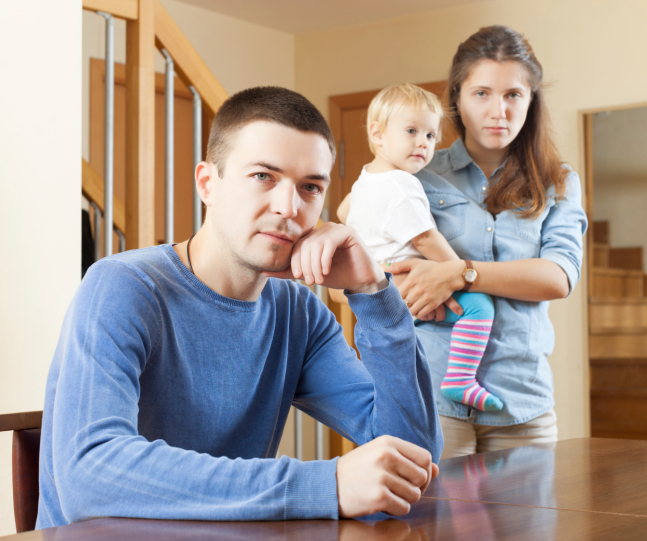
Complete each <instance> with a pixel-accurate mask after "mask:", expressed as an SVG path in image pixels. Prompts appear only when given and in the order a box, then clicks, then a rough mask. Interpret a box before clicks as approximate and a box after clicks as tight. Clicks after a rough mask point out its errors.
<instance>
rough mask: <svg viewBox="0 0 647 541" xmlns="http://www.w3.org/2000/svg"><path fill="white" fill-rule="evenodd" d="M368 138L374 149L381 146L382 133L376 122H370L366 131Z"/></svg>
mask: <svg viewBox="0 0 647 541" xmlns="http://www.w3.org/2000/svg"><path fill="white" fill-rule="evenodd" d="M368 138H369V140H370V141H371V143H373V146H374V147H381V146H382V131H381V130H380V124H379V122H377V121H373V122H371V125H370V126H369V129H368Z"/></svg>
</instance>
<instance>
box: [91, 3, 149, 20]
mask: <svg viewBox="0 0 647 541" xmlns="http://www.w3.org/2000/svg"><path fill="white" fill-rule="evenodd" d="M138 1H139V0H83V9H88V10H91V11H105V12H106V13H110V14H111V15H114V16H115V17H119V18H120V19H130V20H137V2H138Z"/></svg>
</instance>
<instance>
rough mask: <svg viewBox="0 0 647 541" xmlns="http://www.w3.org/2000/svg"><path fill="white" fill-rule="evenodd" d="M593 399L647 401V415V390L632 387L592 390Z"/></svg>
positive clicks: (646, 411)
mask: <svg viewBox="0 0 647 541" xmlns="http://www.w3.org/2000/svg"><path fill="white" fill-rule="evenodd" d="M591 398H619V399H625V398H639V399H641V400H645V406H646V408H645V415H647V389H634V388H632V387H618V388H615V389H591Z"/></svg>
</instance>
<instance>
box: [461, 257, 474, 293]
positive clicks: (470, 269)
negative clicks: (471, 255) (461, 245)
mask: <svg viewBox="0 0 647 541" xmlns="http://www.w3.org/2000/svg"><path fill="white" fill-rule="evenodd" d="M477 278H478V273H477V272H476V269H474V266H473V265H472V262H471V261H470V260H469V259H466V260H465V270H464V271H463V280H465V287H463V289H461V291H469V288H470V287H472V284H473V283H474V282H476V279H477Z"/></svg>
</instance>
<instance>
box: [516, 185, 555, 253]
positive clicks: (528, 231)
mask: <svg viewBox="0 0 647 541" xmlns="http://www.w3.org/2000/svg"><path fill="white" fill-rule="evenodd" d="M554 205H555V198H554V197H553V196H550V195H549V196H548V199H547V201H546V208H545V209H544V212H542V213H541V215H540V216H537V218H534V219H533V218H521V217H519V216H517V219H516V228H517V236H519V237H521V238H522V239H524V240H527V241H528V242H532V243H533V244H534V245H535V246H540V245H541V228H542V227H543V225H544V220H545V219H546V216H548V212H549V211H550V209H551V208H552V207H553V206H554Z"/></svg>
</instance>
